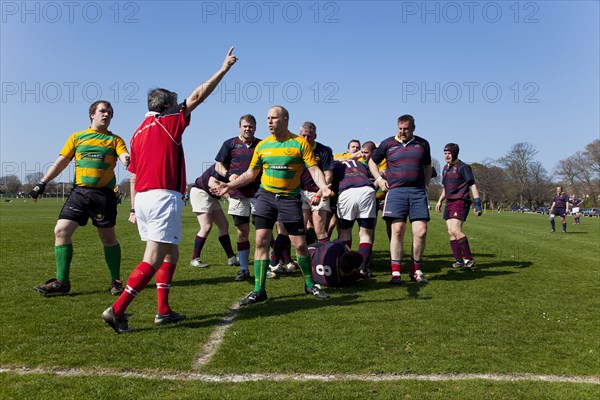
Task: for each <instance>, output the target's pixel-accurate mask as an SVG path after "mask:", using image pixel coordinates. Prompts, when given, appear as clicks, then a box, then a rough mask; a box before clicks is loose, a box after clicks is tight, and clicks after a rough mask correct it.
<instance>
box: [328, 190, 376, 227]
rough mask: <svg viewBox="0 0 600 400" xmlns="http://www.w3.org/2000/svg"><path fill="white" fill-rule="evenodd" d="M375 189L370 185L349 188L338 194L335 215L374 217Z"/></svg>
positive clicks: (339, 216) (346, 218)
mask: <svg viewBox="0 0 600 400" xmlns="http://www.w3.org/2000/svg"><path fill="white" fill-rule="evenodd" d="M375 204H376V201H375V189H373V188H372V187H370V186H363V187H358V188H350V189H346V190H344V191H343V192H342V193H340V194H339V196H338V203H337V215H338V218H340V219H345V220H348V221H354V220H356V219H357V218H375V217H376V215H377V209H376V207H375Z"/></svg>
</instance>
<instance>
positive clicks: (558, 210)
mask: <svg viewBox="0 0 600 400" xmlns="http://www.w3.org/2000/svg"><path fill="white" fill-rule="evenodd" d="M569 205H570V203H569V196H567V194H566V193H565V192H564V191H563V187H562V186H557V187H556V194H555V195H554V200H553V201H552V205H551V206H550V226H551V227H552V229H551V230H550V232H551V233H554V232H555V224H554V218H556V217H557V216H559V217H560V222H561V224H562V233H567V222H566V221H565V216H566V215H567V213H568V212H569Z"/></svg>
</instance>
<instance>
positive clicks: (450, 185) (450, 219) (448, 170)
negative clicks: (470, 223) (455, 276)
mask: <svg viewBox="0 0 600 400" xmlns="http://www.w3.org/2000/svg"><path fill="white" fill-rule="evenodd" d="M459 151H460V149H459V147H458V145H457V144H455V143H448V144H447V145H446V146H445V147H444V161H446V165H444V169H443V171H442V185H443V188H442V194H441V195H440V198H439V200H438V202H437V204H436V205H435V211H436V212H440V211H441V209H442V203H443V202H444V200H446V207H445V208H444V216H443V218H444V219H445V220H446V225H447V226H448V235H450V248H451V249H452V255H453V256H454V260H455V261H454V263H453V264H452V267H454V268H461V269H463V270H469V269H471V268H473V266H474V265H475V260H474V259H473V256H472V254H471V248H470V246H469V239H468V238H467V236H466V235H465V234H464V233H463V232H462V226H463V224H464V223H465V221H466V220H467V215H468V214H469V209H470V208H471V198H470V197H469V192H470V193H471V196H472V197H473V203H474V205H475V215H477V216H480V215H481V211H482V209H481V199H480V198H479V191H478V190H477V186H476V185H475V178H474V177H473V171H472V170H471V167H470V166H469V165H468V164H465V163H464V162H462V161H461V160H459V159H458V152H459Z"/></svg>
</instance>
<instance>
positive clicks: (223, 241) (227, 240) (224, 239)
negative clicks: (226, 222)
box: [219, 234, 235, 258]
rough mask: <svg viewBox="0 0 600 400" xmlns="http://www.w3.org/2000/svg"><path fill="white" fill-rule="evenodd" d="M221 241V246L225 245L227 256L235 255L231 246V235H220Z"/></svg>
mask: <svg viewBox="0 0 600 400" xmlns="http://www.w3.org/2000/svg"><path fill="white" fill-rule="evenodd" d="M219 243H221V247H223V250H225V254H227V258H231V257H233V256H235V253H234V252H233V247H231V238H230V237H229V234H226V235H223V236H219Z"/></svg>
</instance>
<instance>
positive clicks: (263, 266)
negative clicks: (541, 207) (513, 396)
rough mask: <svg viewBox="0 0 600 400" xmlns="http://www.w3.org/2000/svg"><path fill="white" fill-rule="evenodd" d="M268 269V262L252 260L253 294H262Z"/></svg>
mask: <svg viewBox="0 0 600 400" xmlns="http://www.w3.org/2000/svg"><path fill="white" fill-rule="evenodd" d="M268 269H269V260H254V292H256V293H262V292H264V291H265V282H266V280H267V271H268Z"/></svg>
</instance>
